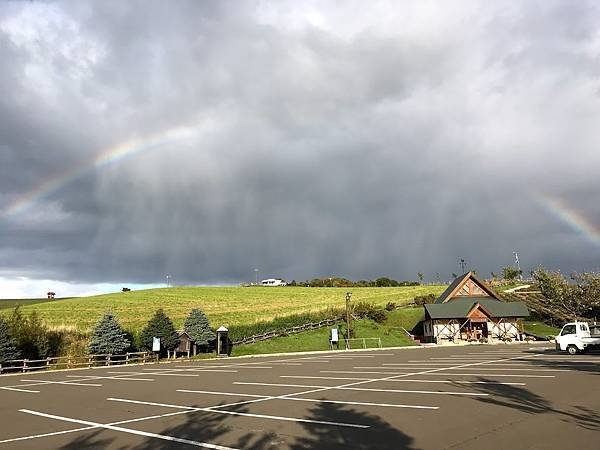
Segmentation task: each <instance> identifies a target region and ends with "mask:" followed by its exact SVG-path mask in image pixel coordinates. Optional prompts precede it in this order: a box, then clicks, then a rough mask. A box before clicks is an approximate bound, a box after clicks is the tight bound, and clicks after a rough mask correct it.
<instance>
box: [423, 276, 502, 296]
mask: <svg viewBox="0 0 600 450" xmlns="http://www.w3.org/2000/svg"><path fill="white" fill-rule="evenodd" d="M465 297H491V298H493V299H496V300H499V297H498V295H496V293H495V292H494V291H492V290H491V289H490V288H489V287H487V286H486V285H485V283H483V282H482V281H481V280H479V278H477V276H475V274H474V273H473V272H467V273H466V274H464V275H461V276H460V277H458V278H457V279H456V280H454V281H453V282H452V284H450V286H448V288H447V289H446V290H445V291H444V292H443V293H442V295H440V296H439V297H438V299H437V300H436V301H435V303H446V302H449V301H452V300H453V299H457V298H465Z"/></svg>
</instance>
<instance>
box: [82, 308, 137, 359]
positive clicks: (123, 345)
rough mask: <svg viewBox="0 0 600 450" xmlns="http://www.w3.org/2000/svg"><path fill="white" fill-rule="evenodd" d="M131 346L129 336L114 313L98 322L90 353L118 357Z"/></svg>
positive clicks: (105, 315) (108, 314)
mask: <svg viewBox="0 0 600 450" xmlns="http://www.w3.org/2000/svg"><path fill="white" fill-rule="evenodd" d="M130 345H131V342H129V339H127V334H126V333H125V331H123V328H121V325H119V322H117V319H115V316H113V315H112V313H106V314H104V316H103V317H102V319H100V320H99V321H98V323H97V324H96V326H95V327H94V331H93V332H92V338H91V339H90V344H89V351H90V353H91V354H95V355H104V354H109V355H118V354H120V353H124V352H125V350H127V348H128V347H129V346H130Z"/></svg>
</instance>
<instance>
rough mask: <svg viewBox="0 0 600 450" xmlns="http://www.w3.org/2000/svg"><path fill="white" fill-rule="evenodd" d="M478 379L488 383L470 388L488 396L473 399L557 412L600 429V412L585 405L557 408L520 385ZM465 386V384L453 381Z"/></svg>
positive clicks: (538, 411) (568, 419) (537, 411)
mask: <svg viewBox="0 0 600 450" xmlns="http://www.w3.org/2000/svg"><path fill="white" fill-rule="evenodd" d="M477 381H481V382H485V383H486V384H470V385H468V386H469V389H472V390H474V391H477V392H479V393H482V394H488V396H486V397H473V399H475V400H477V401H479V402H482V403H487V404H490V405H497V406H504V407H506V408H511V409H516V410H519V411H523V412H525V413H529V414H555V415H558V416H560V417H561V419H562V420H563V421H565V422H570V423H575V424H577V425H578V426H580V427H583V428H586V429H588V430H597V429H600V414H598V413H597V412H596V411H593V410H590V409H588V408H585V407H583V406H573V407H572V409H570V410H568V411H563V410H560V409H556V408H554V407H553V406H552V404H551V403H550V402H548V401H547V400H546V399H545V398H544V397H541V396H539V395H537V394H535V393H533V392H531V391H530V390H528V389H525V388H523V387H520V386H511V385H506V384H500V383H497V382H496V380H494V379H493V378H486V377H478V378H477ZM452 384H453V385H455V386H457V387H462V388H464V387H465V385H464V384H459V383H452Z"/></svg>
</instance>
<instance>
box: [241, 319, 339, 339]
mask: <svg viewBox="0 0 600 450" xmlns="http://www.w3.org/2000/svg"><path fill="white" fill-rule="evenodd" d="M343 320H344V319H343V318H342V317H338V318H335V319H325V320H321V321H320V322H313V323H305V324H303V325H297V326H295V327H291V328H285V329H283V330H273V331H267V332H266V333H263V334H255V335H253V336H248V337H245V338H243V339H240V340H237V341H235V342H233V343H232V345H241V344H252V343H253V342H259V341H265V340H267V339H272V338H274V337H278V336H287V335H288V334H296V333H301V332H303V331H308V330H317V329H319V328H324V327H329V326H331V325H335V324H336V323H339V322H343Z"/></svg>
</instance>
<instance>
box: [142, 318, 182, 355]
mask: <svg viewBox="0 0 600 450" xmlns="http://www.w3.org/2000/svg"><path fill="white" fill-rule="evenodd" d="M153 337H158V338H160V346H161V350H168V351H170V350H173V349H175V347H177V346H178V345H179V337H178V336H177V332H176V331H175V327H174V326H173V322H172V321H171V319H169V317H168V316H167V315H166V314H165V312H164V311H163V310H162V308H161V309H159V310H157V311H156V313H154V316H152V318H151V319H150V320H149V321H148V324H147V325H146V327H145V328H144V329H143V330H142V333H141V334H140V342H141V344H142V347H144V348H145V349H147V350H152V338H153Z"/></svg>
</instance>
